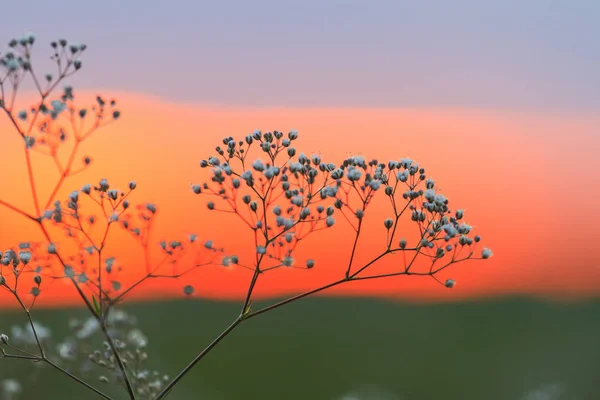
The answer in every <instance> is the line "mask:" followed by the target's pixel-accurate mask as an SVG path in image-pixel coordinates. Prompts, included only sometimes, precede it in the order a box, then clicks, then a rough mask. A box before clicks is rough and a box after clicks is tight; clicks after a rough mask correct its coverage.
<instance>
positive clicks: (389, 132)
mask: <svg viewBox="0 0 600 400" xmlns="http://www.w3.org/2000/svg"><path fill="white" fill-rule="evenodd" d="M3 13H5V15H10V16H11V18H10V19H8V18H5V20H3V21H2V23H1V24H0V40H4V41H5V42H7V41H8V40H9V39H10V38H11V37H13V36H19V35H20V34H22V33H25V32H27V31H33V32H35V33H36V34H37V35H38V43H37V44H36V47H37V48H36V51H35V57H34V59H35V60H36V61H37V64H36V65H39V66H40V68H36V70H37V71H46V67H47V66H48V64H44V57H46V56H47V55H49V54H50V52H49V50H50V48H49V46H48V47H47V48H44V47H45V43H48V42H50V41H51V40H54V39H57V38H60V37H65V38H67V39H70V40H74V41H77V42H83V43H86V44H87V45H88V46H89V50H87V51H86V54H85V55H84V57H83V62H84V68H83V70H82V71H81V72H80V73H79V74H78V75H77V76H76V77H75V78H73V79H71V81H70V82H71V83H73V85H74V86H75V87H76V90H78V89H84V90H86V91H87V93H85V97H86V98H88V99H92V98H93V97H91V96H93V95H94V94H95V93H96V92H101V93H103V94H107V95H114V96H115V97H116V98H117V99H118V100H119V104H120V107H121V109H122V110H123V117H122V118H121V120H120V121H119V122H118V123H117V124H115V125H114V126H111V127H109V128H106V129H105V130H103V131H102V132H99V133H98V134H95V135H94V136H93V137H92V138H91V139H90V141H89V142H88V143H86V144H85V146H83V149H82V153H80V154H81V155H83V154H90V155H92V156H93V157H94V163H93V165H92V168H90V170H89V171H86V172H85V173H83V174H81V175H77V176H76V177H74V178H73V180H72V181H69V182H70V183H69V184H68V185H65V187H64V188H63V190H62V191H61V192H60V194H61V196H63V198H64V197H65V196H66V195H67V194H68V193H70V192H71V191H72V190H73V189H75V188H78V187H81V185H83V184H84V183H94V182H97V181H98V180H99V178H100V177H104V176H105V177H107V178H109V180H110V181H111V182H115V183H116V185H117V186H119V187H122V188H123V187H125V185H126V183H127V182H128V181H129V180H131V179H135V180H136V181H137V182H138V183H139V190H138V191H137V192H138V193H136V201H139V202H146V201H150V202H155V203H157V204H158V205H159V206H160V207H161V210H162V211H161V218H160V219H159V221H160V222H159V223H158V227H159V228H160V229H159V231H160V232H162V235H163V236H162V237H160V238H174V237H175V238H181V237H182V235H185V234H187V233H189V232H195V233H198V235H199V237H200V238H201V239H205V238H210V239H214V240H215V241H219V240H220V241H221V242H226V241H227V240H228V239H229V237H228V235H229V231H227V230H223V229H222V230H215V229H214V227H215V226H219V224H220V222H219V220H217V219H216V218H215V217H213V216H210V215H209V214H208V212H207V210H206V208H205V203H206V200H205V199H201V200H199V199H198V198H195V197H194V196H192V195H191V194H190V191H189V184H190V183H192V182H198V181H200V177H201V176H202V174H201V172H200V170H199V168H198V161H199V160H200V159H201V158H204V157H206V156H207V155H208V152H209V149H211V148H213V147H214V145H216V144H220V139H221V138H222V137H223V136H227V135H233V136H236V137H239V136H241V135H245V134H246V133H248V132H250V131H252V130H254V129H256V128H260V129H263V130H265V131H267V130H273V129H278V130H283V131H287V130H289V129H291V128H297V129H299V130H300V132H301V134H302V135H303V136H302V138H303V140H302V143H304V145H301V147H302V150H303V151H305V152H307V153H310V152H311V151H313V150H314V151H317V152H322V154H323V156H324V157H325V158H327V159H329V160H334V161H339V160H341V159H342V158H343V157H345V156H346V155H347V153H348V152H351V153H354V154H356V153H362V154H364V155H365V156H366V157H377V158H378V159H380V160H388V159H398V158H399V157H405V156H410V157H411V158H414V159H416V160H417V161H418V162H420V163H422V164H423V165H424V166H425V167H426V168H427V170H428V172H429V173H431V174H432V176H433V177H434V178H435V179H436V180H437V181H438V183H439V187H441V189H442V192H443V193H444V194H446V195H448V197H449V198H450V199H451V201H452V202H453V204H454V207H455V208H457V207H458V208H466V209H467V216H468V217H467V222H469V223H471V224H472V225H475V227H476V228H477V232H478V233H480V234H481V235H482V236H483V237H484V239H485V240H484V245H485V246H489V247H491V248H492V249H493V250H494V252H495V255H494V257H493V258H492V259H491V260H489V261H488V262H487V264H486V265H483V264H481V265H480V264H477V262H475V263H469V264H463V265H461V266H459V267H458V268H457V269H456V270H457V271H456V273H454V272H453V273H452V274H450V275H449V276H444V278H446V277H451V278H453V279H456V280H457V281H458V282H460V284H459V286H457V289H458V290H455V291H447V290H445V289H443V288H442V289H440V287H439V285H437V284H435V282H432V280H427V281H424V280H422V281H418V282H417V281H415V280H412V279H408V280H395V281H393V282H389V283H386V285H384V286H381V285H378V284H377V282H374V281H372V282H368V283H367V282H365V283H364V284H362V283H361V285H362V286H360V290H354V289H353V290H354V291H353V292H352V293H362V294H373V295H386V296H392V297H408V298H411V299H426V298H448V299H449V298H454V299H456V298H460V297H464V296H470V295H496V294H504V293H518V294H522V293H525V294H533V295H543V296H549V295H550V296H563V297H564V296H567V297H571V296H574V295H584V296H589V295H594V294H597V293H598V292H599V290H600V289H599V288H600V266H599V265H598V263H597V257H596V256H595V254H594V253H593V250H594V249H595V247H597V245H598V243H599V242H600V229H598V226H600V216H599V214H598V213H597V211H596V207H597V206H596V199H597V198H598V196H599V195H600V191H599V188H600V179H599V178H600V174H599V172H598V171H600V164H599V158H598V157H597V156H596V150H597V149H598V148H600V119H599V117H598V115H600V113H598V111H600V70H599V69H598V65H600V41H598V40H597V38H598V37H600V25H598V24H597V21H599V20H600V3H598V2H596V1H573V2H567V1H564V2H558V1H555V2H552V3H551V4H550V2H546V1H528V2H523V3H521V2H518V1H502V2H475V1H457V2H452V4H451V2H410V3H409V2H401V1H394V2H392V1H390V2H384V1H372V2H358V1H329V2H325V1H323V2H321V1H319V2H314V1H313V2H311V1H305V2H296V3H295V4H291V2H281V1H280V2H274V1H255V2H252V3H247V2H229V3H227V2H192V1H189V2H183V1H170V2H167V3H160V4H159V3H158V2H157V3H153V4H152V5H151V6H150V5H149V2H147V1H146V2H141V1H137V0H132V1H127V2H120V1H104V2H101V3H94V4H93V6H92V3H84V2H72V1H61V2H55V3H54V4H52V3H51V2H46V1H33V2H32V1H29V2H28V1H21V2H13V3H10V4H7V5H4V6H3ZM29 88H31V87H29ZM25 89H27V86H26V87H25ZM27 99H32V97H28V98H22V99H21V100H23V103H22V104H23V105H26V104H27V102H28V101H29V100H27ZM10 130H11V129H10V126H9V125H8V121H7V120H6V118H0V132H1V135H0V143H1V144H2V146H3V148H15V149H16V148H18V147H19V146H20V145H21V143H20V141H19V138H18V137H17V136H16V134H14V132H8V131H10ZM5 133H6V134H5ZM384 144H385V145H384ZM22 156H23V154H22V153H21V152H19V151H17V152H14V153H5V156H4V157H2V158H0V171H2V172H1V173H0V187H2V188H11V190H7V191H3V192H0V198H1V199H3V200H5V201H9V202H11V203H13V204H18V205H23V207H25V208H27V207H28V206H30V203H31V202H30V200H28V196H29V192H28V186H27V184H26V183H25V184H24V183H23V182H26V179H27V175H26V169H25V168H24V166H23V160H22V158H23V157H22ZM173 160H177V162H174V161H173ZM34 164H35V166H36V168H37V171H38V173H41V174H42V176H43V178H42V179H40V180H39V187H40V189H41V190H42V192H43V191H44V190H45V191H46V192H49V190H50V189H51V188H52V186H51V185H52V184H53V182H54V181H55V179H56V174H55V173H54V172H53V171H52V169H51V168H48V167H52V165H51V164H47V163H46V164H44V161H43V160H42V161H39V160H38V161H35V162H34ZM19 165H20V166H21V168H19V167H18V166H19ZM5 171H10V173H6V172H5ZM581 193H583V195H582V194H581ZM46 194H47V193H46ZM9 214H11V213H10V212H9V211H8V210H6V209H5V208H0V220H1V221H3V224H4V226H11V227H14V228H11V231H10V233H9V232H8V231H6V230H4V231H2V230H0V247H3V248H5V247H7V246H12V245H14V244H15V241H25V240H30V239H32V238H31V231H30V230H29V227H27V226H25V225H23V224H22V221H20V220H19V216H18V215H9ZM387 216H388V215H386V214H385V213H384V212H380V214H376V216H375V217H374V218H375V219H374V221H379V219H380V220H383V219H384V218H385V217H387ZM377 218H379V219H377ZM239 226H240V227H243V225H239ZM346 236H347V235H346ZM344 237H345V236H344ZM249 238H250V236H249ZM125 239H126V238H125ZM125 239H124V240H125ZM345 239H351V238H349V237H345ZM157 240H158V239H157ZM324 240H325V242H326V243H331V241H332V239H331V237H330V238H329V239H324ZM370 240H371V239H369V241H367V242H365V243H364V245H363V246H364V249H365V250H369V246H371V245H372V244H373V243H375V242H377V240H378V239H377V238H376V237H374V238H373V239H372V241H370ZM118 243H120V246H121V247H119V246H117V247H115V248H114V250H115V251H117V252H118V253H119V256H120V257H122V258H123V262H125V263H127V264H129V265H134V264H136V262H137V260H139V256H140V254H139V253H136V252H135V251H134V250H131V248H130V246H131V244H126V242H125V241H121V242H118ZM315 243H316V242H315ZM315 249H316V250H315V254H312V253H310V254H304V253H302V254H304V255H306V256H310V257H313V256H314V257H315V258H316V259H317V261H318V262H319V265H321V266H324V267H323V268H316V269H315V270H314V271H311V273H312V274H311V275H306V274H304V275H298V274H296V275H293V274H292V272H291V271H282V273H281V274H280V275H277V274H274V275H273V276H278V277H279V278H273V279H275V280H273V281H271V282H273V283H272V285H271V286H270V287H269V286H263V287H257V294H259V295H281V294H283V293H288V292H290V291H292V292H295V291H300V290H308V289H311V288H313V287H315V285H316V284H318V283H327V282H329V281H331V280H334V279H337V278H339V276H340V274H341V273H343V271H342V270H340V265H341V268H342V269H344V267H345V266H344V265H343V264H344V263H345V262H346V261H345V258H344V261H343V262H342V264H340V263H339V262H337V261H339V260H338V258H337V256H338V255H337V253H335V252H332V251H331V250H329V248H328V247H327V246H321V247H318V246H316V247H315ZM242 251H243V249H242V248H240V252H242ZM319 257H321V258H320V259H319ZM342 257H344V256H342ZM365 257H366V256H365ZM319 260H321V261H319ZM384 267H385V266H384ZM244 272H245V271H241V272H240V271H236V272H230V271H224V270H223V269H221V270H215V271H213V272H211V273H209V274H208V275H202V277H200V278H197V279H196V278H194V280H193V282H194V283H195V284H196V285H197V286H198V290H199V293H202V294H203V295H208V296H212V297H226V298H230V297H238V296H239V293H242V292H243V289H244V287H247V284H248V276H247V274H244ZM302 272H305V271H300V273H302ZM128 279H134V277H133V275H131V276H129V277H128ZM269 279H271V278H269ZM263 281H265V282H266V281H267V280H263ZM183 284H184V283H181V282H177V283H176V284H173V285H167V286H161V285H159V284H155V285H154V286H152V285H149V286H147V287H145V288H144V289H143V290H141V291H140V295H144V296H147V295H153V294H156V293H158V292H160V291H163V292H165V293H170V294H175V293H177V294H178V295H181V288H182V286H183ZM344 291H346V289H342V290H338V291H337V292H338V293H340V292H344ZM450 292H451V294H450ZM0 297H1V296H0ZM65 299H66V300H69V299H72V297H65Z"/></svg>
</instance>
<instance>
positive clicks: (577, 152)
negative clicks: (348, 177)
mask: <svg viewBox="0 0 600 400" xmlns="http://www.w3.org/2000/svg"><path fill="white" fill-rule="evenodd" d="M89 95H90V94H88V95H86V96H84V97H85V98H87V99H92V97H89ZM78 97H82V96H81V95H78ZM115 97H116V99H117V100H118V105H119V109H120V110H121V111H122V117H121V119H120V120H119V121H118V122H116V123H115V124H113V125H110V126H108V127H106V128H103V129H102V130H100V131H98V132H96V133H94V134H93V135H92V136H91V137H90V138H89V139H88V140H86V141H85V142H84V143H83V144H82V146H81V150H80V152H79V153H78V155H77V157H78V159H81V158H82V157H83V156H84V155H90V156H91V157H92V159H93V163H92V165H91V166H90V168H89V169H87V170H86V171H85V172H83V173H81V174H77V175H75V176H73V177H72V178H69V179H68V180H67V181H66V183H65V185H64V186H63V187H62V189H61V190H60V192H59V196H58V198H59V199H61V200H64V199H66V197H67V195H68V194H69V193H71V192H72V191H73V190H75V189H79V188H81V187H82V186H83V185H84V184H86V183H90V184H97V183H98V181H99V180H100V178H102V177H106V178H107V179H108V181H109V182H110V183H111V185H112V186H114V187H118V188H122V189H125V188H126V187H127V183H128V182H129V181H130V180H135V181H136V182H137V184H138V188H137V189H136V190H135V191H134V192H133V193H132V197H131V201H132V204H134V205H135V204H139V203H140V204H145V203H146V202H150V203H154V204H156V205H157V206H158V208H159V211H158V213H157V220H156V226H155V229H154V231H153V235H152V237H151V248H152V252H151V259H152V261H153V263H156V262H158V261H159V259H160V252H159V248H158V245H157V244H158V242H159V241H160V240H163V239H166V240H173V239H176V240H181V241H184V239H185V237H186V235H187V234H189V233H196V234H197V235H198V241H199V242H200V243H199V247H202V243H203V242H204V241H205V240H207V239H211V240H213V241H214V243H215V245H216V246H222V247H225V249H226V250H227V254H232V253H235V254H238V255H239V256H240V260H241V261H243V260H244V257H246V259H247V257H248V256H249V255H250V253H251V252H252V251H253V249H254V247H253V246H254V244H253V239H252V238H253V236H252V233H251V232H250V230H249V229H248V228H247V227H245V226H244V224H243V223H242V222H241V221H239V220H236V219H235V218H234V216H233V215H230V214H222V213H216V212H210V211H209V210H207V208H206V203H207V201H208V198H206V197H204V196H196V195H194V194H193V193H191V191H190V189H189V185H190V184H191V183H201V182H203V181H204V180H205V179H206V178H207V176H208V175H207V174H206V172H207V171H206V170H202V169H200V167H199V161H200V160H201V159H204V158H206V157H207V156H209V155H212V154H213V152H214V147H215V146H217V145H222V142H221V139H222V138H223V137H225V136H229V135H231V136H233V137H234V138H236V139H241V138H243V137H244V136H245V135H246V134H247V133H249V132H252V131H253V130H254V129H261V130H263V132H264V131H272V130H274V129H276V130H280V131H284V132H287V131H289V130H290V129H291V128H295V129H298V131H299V132H300V139H299V140H298V141H297V142H296V143H295V147H297V149H298V152H304V153H305V154H311V153H313V152H314V153H320V154H321V155H322V157H323V159H324V160H325V161H331V162H335V163H338V162H340V161H341V160H342V159H343V158H345V157H347V156H348V155H349V154H360V155H364V156H365V158H367V159H370V158H376V159H378V160H379V161H384V162H387V161H388V160H390V159H400V158H401V157H410V158H412V159H414V160H416V161H417V162H418V163H420V164H421V165H422V166H423V167H424V168H425V169H426V174H427V176H428V177H429V176H430V177H432V178H433V179H435V181H436V186H437V187H438V188H439V189H440V191H441V193H443V194H444V195H445V196H446V197H448V198H449V200H450V206H451V207H450V208H451V209H452V210H456V209H459V208H463V209H465V210H466V212H465V221H466V222H467V223H469V224H471V225H473V226H474V232H475V233H476V234H479V235H481V236H482V243H480V246H479V247H478V249H479V250H480V249H481V248H482V247H489V248H491V249H492V250H493V251H494V256H493V257H492V258H491V259H489V260H486V261H480V260H477V261H467V262H464V263H460V264H457V265H455V266H452V267H451V268H449V269H448V270H447V271H444V272H442V273H441V274H440V280H442V281H443V280H445V279H446V278H452V279H454V280H456V281H457V286H456V288H454V289H453V290H447V289H445V288H443V287H442V286H440V285H439V284H438V283H436V282H435V281H434V280H433V279H431V278H425V277H406V276H403V277H398V278H390V279H378V280H372V281H364V282H352V283H350V284H344V285H341V286H340V287H337V288H333V289H331V290H328V291H326V292H323V294H338V295H365V296H383V297H391V298H405V299H411V300H429V299H435V300H442V299H443V300H451V299H462V298H466V297H473V296H496V295H504V294H527V295H533V296H551V297H578V296H594V295H597V294H598V292H599V289H600V268H599V267H598V264H597V261H596V259H595V257H594V254H592V251H591V250H592V249H593V248H594V244H595V243H598V239H600V236H599V235H598V229H597V228H596V227H597V226H598V223H600V217H599V216H598V213H597V212H596V211H595V208H594V198H595V197H596V196H597V195H598V186H597V185H596V186H593V185H589V183H591V182H598V171H600V168H599V167H600V166H599V165H598V161H597V158H596V157H595V155H594V154H593V151H592V149H593V148H598V141H600V139H599V137H598V136H594V135H593V134H594V132H595V131H596V132H595V133H596V134H597V133H598V132H597V127H598V126H600V119H599V118H598V117H596V116H591V115H568V114H565V115H562V114H555V115H550V116H548V115H536V114H535V113H525V112H521V113H517V112H508V111H494V112H492V111H489V112H488V111H481V110H470V109H370V108H364V109H358V108H357V109H343V108H313V109H310V108H297V109H295V108H294V109H292V108H258V107H217V106H206V105H190V104H178V103H172V102H167V101H161V100H159V99H156V98H153V97H148V96H143V95H137V94H129V93H117V94H116V95H115ZM27 104H29V103H27ZM84 104H86V102H81V101H80V99H78V100H77V105H79V106H83V105H84ZM0 131H1V132H2V133H1V137H2V148H3V149H4V151H3V154H4V156H3V157H2V158H0V171H1V173H0V188H2V190H0V199H1V200H4V201H6V202H8V203H10V204H14V205H17V206H19V207H22V208H24V209H26V210H27V211H28V212H32V210H33V203H32V201H31V192H30V189H29V184H28V178H27V170H26V166H25V161H24V153H23V150H22V147H23V146H22V139H20V137H18V135H17V134H16V132H15V131H14V129H13V128H12V127H11V126H10V122H9V121H8V120H7V118H6V117H5V116H2V118H0ZM71 144H72V142H71V143H69V144H68V145H67V147H69V146H71ZM6 149H10V150H9V151H7V150H6ZM61 154H62V153H61ZM65 154H66V153H65ZM253 154H254V155H255V156H258V153H253ZM63 155H64V154H63ZM33 164H34V170H35V173H36V183H37V186H38V192H39V193H40V198H41V199H46V198H47V197H48V195H49V193H50V191H51V190H52V188H53V187H54V184H55V183H56V180H57V179H58V172H57V171H56V169H55V167H54V164H53V162H52V160H51V159H49V158H47V157H44V156H41V155H39V154H36V153H33ZM586 185H587V187H586ZM580 191H584V192H585V193H586V195H585V196H580V195H579V194H577V193H576V192H580ZM84 200H85V199H84ZM83 204H84V205H85V206H84V207H86V208H84V209H85V210H93V212H94V213H95V214H97V213H98V212H99V209H97V208H96V209H94V208H93V204H92V203H89V202H88V203H86V202H84V203H83ZM382 204H383V203H382ZM389 213H390V209H388V208H386V207H385V206H377V207H372V208H371V209H369V210H368V211H367V214H366V215H367V218H366V222H365V224H366V225H367V228H366V230H365V231H364V233H365V236H364V237H362V238H361V241H360V243H359V249H358V256H357V262H358V264H357V265H360V264H361V262H363V263H364V262H366V261H368V260H369V259H371V258H372V257H373V256H375V255H377V254H378V252H379V251H380V248H381V247H382V245H383V242H384V240H385V230H384V229H383V227H382V221H383V220H384V219H385V218H387V217H388V216H390V215H389ZM336 220H337V224H336V227H335V228H333V230H331V231H320V232H317V233H314V234H313V235H311V236H310V237H309V239H307V240H306V242H305V243H303V244H302V245H301V246H300V248H299V250H298V252H297V253H296V257H295V258H297V259H298V260H300V261H301V262H303V260H305V259H306V258H314V259H315V260H316V266H315V268H314V269H312V270H308V271H307V270H297V269H291V270H283V269H282V270H277V271H273V272H272V273H267V274H265V275H264V276H261V278H260V279H259V283H258V285H257V288H256V292H255V293H256V296H258V297H270V296H282V295H286V294H287V295H289V294H292V293H298V292H301V291H306V290H310V289H312V288H315V287H318V286H320V285H323V284H325V283H328V282H331V281H334V280H337V279H339V278H341V277H343V273H344V271H345V269H346V265H347V262H348V257H349V250H350V248H351V245H352V232H350V230H349V229H347V225H346V223H345V221H344V220H343V218H341V216H338V217H336ZM0 221H2V226H3V228H2V229H0V250H4V249H6V248H8V247H13V246H16V245H17V244H18V243H19V242H22V241H30V240H32V241H33V240H42V239H43V237H42V236H41V234H40V232H39V230H38V228H37V227H36V226H35V224H34V223H33V222H31V221H28V220H27V219H26V218H24V217H22V216H20V215H18V214H16V213H14V212H12V211H11V210H8V209H7V208H6V207H1V206H0ZM7 227H8V228H7ZM401 228H404V229H407V230H408V229H410V230H413V229H416V227H415V226H411V225H409V224H406V223H405V224H404V225H403V226H401ZM117 231H122V229H120V228H119V229H115V232H113V233H111V236H109V241H108V246H107V249H106V256H107V257H108V256H116V259H117V262H118V265H122V266H123V268H124V271H123V273H122V274H123V275H122V278H121V279H120V282H121V283H122V285H123V287H127V284H128V283H132V282H134V281H135V280H136V279H137V278H138V277H139V276H140V275H141V274H143V272H144V268H145V267H144V263H143V262H141V261H140V260H143V252H142V250H141V248H140V246H138V245H137V244H136V243H135V241H133V240H132V239H131V236H130V235H127V234H126V233H124V232H117ZM232 232H233V233H234V236H233V237H232ZM583 232H587V233H585V234H584V233H583ZM113 234H114V236H113ZM53 235H54V237H56V238H57V239H56V240H55V241H57V242H58V243H68V240H66V238H65V237H64V235H62V234H59V233H58V231H54V233H53ZM406 235H409V234H406ZM401 236H402V235H401ZM399 237H400V236H399ZM58 238H60V239H58ZM481 245H483V246H481ZM393 260H396V261H397V260H398V259H397V258H394V259H393ZM396 261H394V262H396ZM182 268H184V267H182ZM375 268H376V269H374V271H387V270H390V268H393V265H392V264H390V262H389V261H388V262H386V261H383V262H381V263H380V264H377V265H376V266H375ZM250 278H251V272H249V271H247V270H244V269H242V268H229V269H227V268H225V267H223V266H207V267H202V268H200V269H198V270H196V271H194V272H193V273H191V274H190V275H189V276H186V277H185V278H183V277H182V278H179V279H176V280H159V279H156V280H151V281H148V282H146V283H144V284H143V285H141V286H140V287H139V288H137V289H136V290H135V291H134V292H132V293H131V296H130V297H129V298H138V299H141V298H154V297H162V296H165V297H173V296H176V297H181V296H183V293H182V288H183V287H184V286H185V285H187V284H189V283H191V284H193V285H194V287H195V293H196V294H197V295H198V296H200V297H208V298H216V299H231V298H236V299H238V298H243V297H244V296H245V294H246V293H245V289H246V288H247V286H248V284H249V281H250ZM63 285H64V286H63ZM42 288H43V289H44V290H43V292H42V295H41V296H40V299H39V300H38V302H39V304H42V305H45V304H72V303H73V302H77V294H76V293H75V291H74V290H72V287H71V286H70V284H69V283H67V282H62V281H53V282H51V283H49V284H48V285H47V286H42ZM8 297H9V295H8V294H7V293H2V294H0V299H2V301H3V304H9V303H11V302H8V301H5V299H8Z"/></svg>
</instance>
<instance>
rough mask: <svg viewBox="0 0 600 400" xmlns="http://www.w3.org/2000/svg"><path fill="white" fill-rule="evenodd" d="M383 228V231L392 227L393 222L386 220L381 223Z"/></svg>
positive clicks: (389, 219)
mask: <svg viewBox="0 0 600 400" xmlns="http://www.w3.org/2000/svg"><path fill="white" fill-rule="evenodd" d="M383 226H385V229H390V228H391V227H392V226H394V220H393V219H391V218H387V219H386V220H385V221H383Z"/></svg>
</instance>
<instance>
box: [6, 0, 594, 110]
mask: <svg viewBox="0 0 600 400" xmlns="http://www.w3.org/2000/svg"><path fill="white" fill-rule="evenodd" d="M599 21H600V1H598V0H568V1H567V0H565V1H558V0H557V1H546V0H528V1H522V0H503V1H480V0H478V1H475V0H473V1H461V0H459V1H414V0H413V1H400V0H393V1H376V0H371V1H356V0H309V1H294V2H292V1H281V0H277V1H270V0H269V1H264V0H255V1H197V0H194V1H192V0H189V1H183V0H170V1H166V2H164V1H161V2H159V1H148V0H144V1H142V0H127V1H125V0H108V1H98V2H91V1H81V0H79V1H73V0H61V1H48V0H35V1H32V0H29V1H27V0H20V1H11V2H3V4H2V18H1V19H0V40H2V41H4V42H5V43H7V42H8V40H9V39H10V38H12V37H13V36H19V35H21V34H23V33H25V32H27V31H32V32H35V33H36V34H37V35H38V49H37V50H36V53H37V56H38V57H39V58H40V59H41V57H46V56H49V54H50V51H49V50H50V48H49V47H47V48H46V46H47V43H49V42H50V41H51V40H54V39H56V38H58V37H65V38H67V39H70V40H73V41H76V42H83V43H86V44H87V45H88V46H89V50H88V51H87V54H86V55H85V57H84V58H83V60H84V64H85V69H84V71H82V74H81V75H80V76H79V77H78V78H77V79H75V80H74V83H75V84H76V86H77V87H79V88H89V87H93V88H98V87H101V88H111V89H119V90H127V91H136V92H144V93H151V94H155V95H159V96H161V97H164V98H169V99H174V100H181V101H187V102H199V103H219V104H246V105H292V106H294V105H301V106H324V105H334V106H366V107H382V106H383V107H393V106H459V107H477V108H511V109H514V108H518V109H536V110H546V111H549V110H563V111H567V110H568V111H575V110H579V111H581V110H584V111H594V110H598V109H599V108H600V67H599V66H600V39H599V38H600V23H599Z"/></svg>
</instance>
